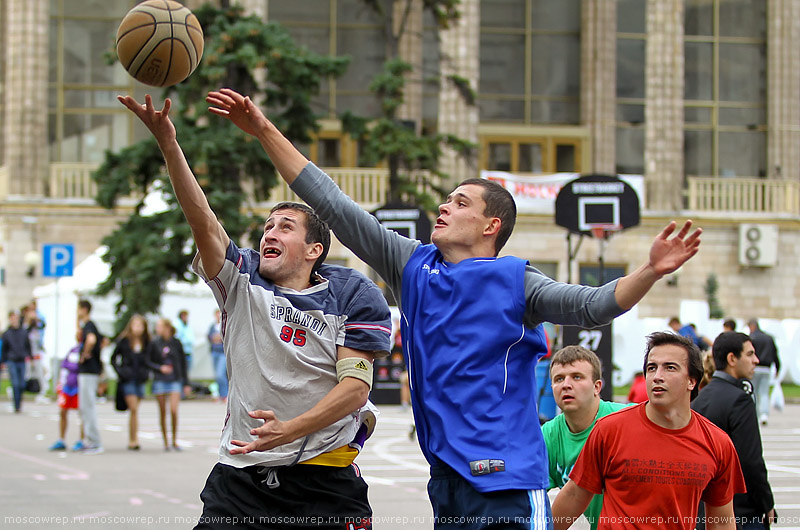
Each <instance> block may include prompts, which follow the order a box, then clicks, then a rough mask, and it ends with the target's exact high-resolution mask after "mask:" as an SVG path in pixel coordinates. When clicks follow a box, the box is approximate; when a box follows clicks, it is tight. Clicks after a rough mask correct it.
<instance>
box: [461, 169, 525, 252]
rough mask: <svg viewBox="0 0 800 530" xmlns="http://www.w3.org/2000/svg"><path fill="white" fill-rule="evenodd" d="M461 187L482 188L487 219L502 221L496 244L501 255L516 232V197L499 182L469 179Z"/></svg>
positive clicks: (496, 249)
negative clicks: (512, 234)
mask: <svg viewBox="0 0 800 530" xmlns="http://www.w3.org/2000/svg"><path fill="white" fill-rule="evenodd" d="M459 186H480V187H482V188H483V194H481V198H482V199H483V202H485V203H486V208H484V210H483V215H485V216H486V217H497V218H498V219H500V231H499V232H497V239H496V240H495V242H494V252H495V255H497V254H499V253H500V249H502V248H503V247H504V246H505V244H506V243H507V242H508V238H509V237H511V232H513V231H514V224H515V223H516V222H517V205H516V203H515V202H514V197H512V196H511V194H510V193H509V192H508V190H507V189H505V188H504V187H503V186H501V185H500V184H498V183H497V182H494V181H491V180H488V179H480V178H471V179H467V180H465V181H463V182H461V184H459Z"/></svg>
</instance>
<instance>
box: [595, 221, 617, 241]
mask: <svg viewBox="0 0 800 530" xmlns="http://www.w3.org/2000/svg"><path fill="white" fill-rule="evenodd" d="M620 229H621V227H620V226H619V225H615V224H596V225H592V227H591V232H592V237H593V238H595V239H600V240H604V239H608V238H609V237H611V234H613V233H615V232H619V231H620Z"/></svg>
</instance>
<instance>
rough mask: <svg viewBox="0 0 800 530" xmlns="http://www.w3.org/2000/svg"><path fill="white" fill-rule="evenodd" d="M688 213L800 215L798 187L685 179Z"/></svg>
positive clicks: (785, 183)
mask: <svg viewBox="0 0 800 530" xmlns="http://www.w3.org/2000/svg"><path fill="white" fill-rule="evenodd" d="M687 180H688V189H687V195H688V203H689V204H688V205H689V210H692V211H697V212H747V213H767V214H790V215H798V214H800V183H798V182H795V181H790V180H771V179H759V178H714V177H688V179H687Z"/></svg>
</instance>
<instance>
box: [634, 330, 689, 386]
mask: <svg viewBox="0 0 800 530" xmlns="http://www.w3.org/2000/svg"><path fill="white" fill-rule="evenodd" d="M669 344H672V345H675V346H679V347H681V348H683V349H684V350H686V360H687V369H688V370H689V378H690V379H694V381H695V385H694V388H693V389H692V394H691V399H694V398H696V397H697V393H698V392H700V388H698V387H699V386H700V381H701V380H702V379H703V356H702V355H701V353H700V348H698V347H697V346H696V345H695V343H694V342H693V341H692V340H691V339H688V338H686V337H682V336H680V335H677V334H675V333H670V332H668V331H657V332H656V333H651V334H650V335H648V336H647V347H646V348H645V352H644V364H643V365H642V371H643V372H644V373H645V374H646V373H647V358H648V357H649V356H650V351H651V350H652V349H653V348H655V347H656V346H665V345H669Z"/></svg>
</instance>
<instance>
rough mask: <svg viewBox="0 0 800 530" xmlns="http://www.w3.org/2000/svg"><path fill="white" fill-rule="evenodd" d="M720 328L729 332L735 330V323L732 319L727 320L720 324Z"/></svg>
mask: <svg viewBox="0 0 800 530" xmlns="http://www.w3.org/2000/svg"><path fill="white" fill-rule="evenodd" d="M722 327H723V328H730V329H731V331H733V330H735V329H736V321H735V320H733V319H732V318H729V319H728V320H726V321H725V322H723V323H722Z"/></svg>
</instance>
